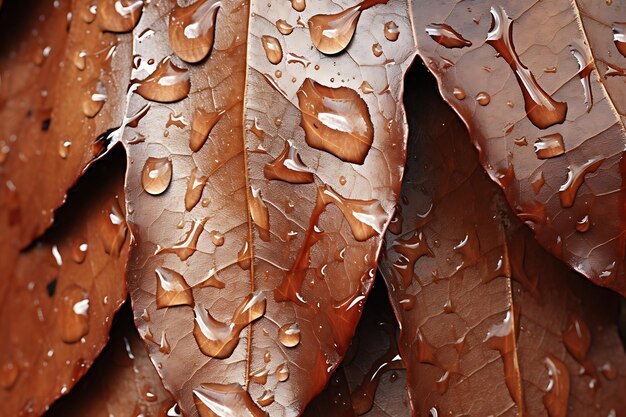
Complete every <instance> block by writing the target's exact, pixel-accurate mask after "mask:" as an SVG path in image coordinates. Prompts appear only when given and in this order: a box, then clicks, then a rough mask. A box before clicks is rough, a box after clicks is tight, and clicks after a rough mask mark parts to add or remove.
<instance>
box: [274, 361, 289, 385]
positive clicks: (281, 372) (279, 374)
mask: <svg viewBox="0 0 626 417" xmlns="http://www.w3.org/2000/svg"><path fill="white" fill-rule="evenodd" d="M274 375H275V376H276V379H277V380H278V381H279V382H285V381H286V380H287V379H289V366H288V365H287V364H286V363H281V364H280V365H278V366H277V367H276V371H274Z"/></svg>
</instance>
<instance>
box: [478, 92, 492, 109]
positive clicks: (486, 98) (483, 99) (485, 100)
mask: <svg viewBox="0 0 626 417" xmlns="http://www.w3.org/2000/svg"><path fill="white" fill-rule="evenodd" d="M476 101H477V102H478V104H480V105H481V106H486V105H487V104H489V103H490V102H491V96H490V95H489V94H488V93H486V92H484V91H481V92H480V93H478V94H477V95H476Z"/></svg>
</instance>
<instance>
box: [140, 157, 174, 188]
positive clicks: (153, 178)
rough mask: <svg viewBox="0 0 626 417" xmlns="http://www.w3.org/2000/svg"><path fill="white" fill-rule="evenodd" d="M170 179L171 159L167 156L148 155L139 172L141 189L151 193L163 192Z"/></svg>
mask: <svg viewBox="0 0 626 417" xmlns="http://www.w3.org/2000/svg"><path fill="white" fill-rule="evenodd" d="M171 181H172V161H170V160H169V158H152V157H149V158H148V159H147V160H146V163H145V165H144V167H143V171H142V173H141V184H142V185H143V189H144V190H145V191H146V192H147V193H148V194H152V195H159V194H162V193H163V192H165V190H167V188H168V187H169V185H170V182H171Z"/></svg>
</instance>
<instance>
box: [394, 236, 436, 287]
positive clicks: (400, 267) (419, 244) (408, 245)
mask: <svg viewBox="0 0 626 417" xmlns="http://www.w3.org/2000/svg"><path fill="white" fill-rule="evenodd" d="M392 249H393V250H394V252H396V253H399V254H400V255H402V256H401V257H400V258H399V259H398V261H397V262H396V263H395V264H394V268H395V269H396V270H397V271H398V272H399V273H400V275H401V276H402V279H403V282H404V284H405V286H408V285H410V283H411V281H412V280H413V273H414V269H415V263H416V262H417V261H418V259H420V258H421V257H422V256H429V257H432V256H434V255H433V253H432V251H431V250H430V247H429V246H428V242H427V241H426V235H424V233H422V231H421V230H420V231H416V232H415V233H413V235H412V236H410V237H408V238H400V239H398V240H396V241H395V242H393V243H392Z"/></svg>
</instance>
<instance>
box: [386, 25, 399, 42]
mask: <svg viewBox="0 0 626 417" xmlns="http://www.w3.org/2000/svg"><path fill="white" fill-rule="evenodd" d="M399 36H400V30H399V29H398V25H396V23H395V22H391V21H389V22H387V23H385V38H387V40H388V41H391V42H395V41H397V40H398V37H399Z"/></svg>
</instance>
